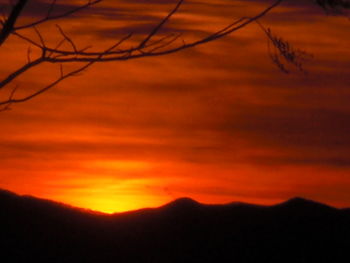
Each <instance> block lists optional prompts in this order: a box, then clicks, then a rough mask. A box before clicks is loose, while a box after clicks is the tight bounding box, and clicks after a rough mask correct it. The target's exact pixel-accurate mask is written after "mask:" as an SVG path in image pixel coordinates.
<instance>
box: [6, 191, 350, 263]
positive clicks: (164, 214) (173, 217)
mask: <svg viewBox="0 0 350 263" xmlns="http://www.w3.org/2000/svg"><path fill="white" fill-rule="evenodd" d="M0 230H1V232H0V246H1V255H0V262H16V263H17V262H47V263H49V262H50V263H55V262H57V263H58V262H60V263H61V262H72V263H73V262H74V263H75V262H87V263H90V262H103V263H105V262H107V263H109V262H122V263H123V262H126V263H129V262H150V263H158V262H159V263H161V262H162V263H180V262H181V263H182V262H204V263H206V262H218V263H221V262H238V263H243V262H244V263H246V262H269V263H274V262H276V263H277V262H278V263H282V262H283V263H289V262H293V263H296V262H307V263H310V262H317V263H319V262H332V263H333V262H349V260H350V256H349V247H350V210H349V209H336V208H333V207H330V206H327V205H324V204H321V203H317V202H314V201H311V200H306V199H302V198H293V199H290V200H288V201H286V202H283V203H281V204H277V205H273V206H259V205H251V204H244V203H231V204H227V205H205V204H201V203H198V202H196V201H194V200H192V199H189V198H181V199H177V200H175V201H173V202H171V203H169V204H166V205H164V206H162V207H159V208H154V209H141V210H137V211H131V212H125V213H119V214H113V215H106V214H103V213H97V212H93V211H89V210H83V209H78V208H74V207H70V206H66V205H64V204H60V203H56V202H52V201H49V200H42V199H38V198H34V197H29V196H18V195H16V194H13V193H11V192H8V191H0Z"/></svg>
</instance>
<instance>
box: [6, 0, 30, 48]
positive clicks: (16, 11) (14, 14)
mask: <svg viewBox="0 0 350 263" xmlns="http://www.w3.org/2000/svg"><path fill="white" fill-rule="evenodd" d="M27 2H28V0H18V2H17V4H16V5H15V6H14V7H13V8H12V11H11V14H10V16H9V17H8V18H7V19H6V20H5V21H3V26H2V29H1V32H0V46H1V45H2V44H3V43H4V42H5V40H6V39H7V38H8V37H9V35H10V34H11V33H12V31H13V30H14V29H13V28H14V26H15V23H16V21H17V19H18V17H19V16H20V14H21V12H22V11H23V9H24V7H25V5H26V4H27Z"/></svg>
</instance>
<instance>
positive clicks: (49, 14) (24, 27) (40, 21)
mask: <svg viewBox="0 0 350 263" xmlns="http://www.w3.org/2000/svg"><path fill="white" fill-rule="evenodd" d="M54 2H55V1H54ZM100 2H102V0H95V1H91V0H89V1H88V2H87V3H86V4H84V5H81V6H79V7H77V8H74V9H72V10H69V11H67V12H64V13H62V14H59V15H55V16H51V13H52V11H53V10H52V9H53V6H54V5H55V4H51V6H50V8H52V9H51V11H50V12H48V14H47V15H46V16H45V17H44V18H43V19H40V20H38V21H36V22H33V23H30V24H27V25H23V26H18V27H15V28H14V30H15V31H18V30H23V29H27V28H31V27H33V26H38V25H40V24H43V23H46V22H48V21H50V20H57V19H61V18H65V17H67V16H70V15H72V14H74V13H77V12H79V11H81V10H83V9H86V8H88V7H90V6H93V5H96V4H98V3H100Z"/></svg>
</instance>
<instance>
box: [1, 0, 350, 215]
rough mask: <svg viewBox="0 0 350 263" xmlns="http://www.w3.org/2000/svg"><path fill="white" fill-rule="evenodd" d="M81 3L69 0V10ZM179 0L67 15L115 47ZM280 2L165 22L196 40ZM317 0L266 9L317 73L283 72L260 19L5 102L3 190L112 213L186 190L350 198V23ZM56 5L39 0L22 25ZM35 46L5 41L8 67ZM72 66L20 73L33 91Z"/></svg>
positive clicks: (48, 34) (190, 4) (75, 27)
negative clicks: (198, 44)
mask: <svg viewBox="0 0 350 263" xmlns="http://www.w3.org/2000/svg"><path fill="white" fill-rule="evenodd" d="M80 2H82V1H58V3H59V5H58V6H57V10H56V11H60V10H63V9H64V8H67V7H69V6H67V5H74V4H75V3H80ZM0 3H1V6H4V3H7V1H4V0H1V1H0ZM169 3H171V4H174V3H175V2H174V1H170V0H164V1H161V0H148V1H142V0H133V1H122V0H121V1H117V0H115V1H113V0H105V1H104V2H103V3H101V4H99V5H98V6H96V7H93V8H91V9H89V10H87V11H85V12H82V13H80V14H79V16H73V17H70V18H69V19H64V20H60V21H59V24H60V25H61V27H62V28H64V30H65V31H66V32H67V33H68V34H69V35H70V36H72V37H74V39H76V42H77V44H78V45H80V46H86V45H87V44H89V43H92V44H93V45H94V47H95V48H102V47H107V46H108V45H109V44H110V43H112V42H113V40H115V39H117V38H118V37H121V36H122V35H125V34H126V33H128V32H134V33H135V34H141V35H142V34H144V33H147V32H149V30H150V28H151V26H152V25H154V24H155V23H156V22H157V21H159V19H160V18H161V17H162V16H164V15H165V14H166V12H167V11H168V10H169V9H170V8H171V6H172V5H169ZM268 3H271V2H270V1H257V0H256V1H232V0H231V1H228V0H198V1H187V2H186V3H185V4H184V6H183V7H182V8H181V10H180V11H179V13H178V14H177V15H176V16H175V17H174V18H173V20H172V21H171V22H170V23H169V24H168V25H167V27H166V28H165V30H164V31H163V33H164V32H173V31H174V32H183V37H184V38H185V39H187V40H191V39H194V38H198V37H200V36H203V35H205V34H209V33H210V32H213V31H215V30H217V29H220V28H222V27H223V26H225V25H226V24H228V23H230V21H232V20H233V19H235V18H239V17H241V16H245V15H253V14H255V13H256V12H258V11H259V10H262V9H263V8H264V7H266V5H267V4H268ZM309 3H310V1H302V0H300V1H291V0H290V1H288V0H287V1H286V3H284V4H283V5H281V6H280V7H279V8H277V9H275V10H274V11H273V12H272V13H270V14H269V15H268V16H267V17H265V18H264V19H262V20H261V22H263V23H264V25H265V26H267V27H271V28H272V29H273V31H274V32H276V33H277V34H279V35H280V36H282V37H283V38H284V39H288V40H289V41H290V42H291V43H292V44H293V45H295V46H296V47H300V48H302V49H303V50H305V51H307V52H309V53H312V54H313V55H314V58H313V59H312V60H310V61H307V62H305V68H306V69H307V70H308V74H303V73H299V72H296V71H294V73H293V74H283V73H282V72H280V71H279V70H278V69H277V68H276V66H275V65H273V63H272V62H271V60H270V59H269V58H268V53H267V42H266V38H265V36H264V35H263V33H262V32H261V30H260V29H259V27H258V26H256V25H250V26H249V27H246V28H244V29H242V30H241V31H239V32H237V33H235V34H233V35H232V36H230V37H226V38H224V39H221V40H218V41H216V42H213V43H210V44H207V45H204V46H201V47H196V48H194V49H190V50H186V51H183V52H180V53H175V54H172V55H169V56H164V57H157V58H147V59H140V60H131V61H128V62H113V63H107V64H99V65H95V66H93V67H92V68H90V69H89V70H88V71H87V72H85V73H84V74H83V75H81V76H79V77H74V78H71V79H69V80H67V81H65V82H64V83H62V84H60V85H59V86H57V87H55V88H54V89H53V90H51V91H49V92H47V93H45V94H43V95H42V96H40V97H37V98H35V99H33V100H32V101H29V102H26V103H23V104H18V105H15V106H13V109H12V110H11V111H7V112H2V113H0V127H1V129H0V136H1V137H0V138H1V139H0V188H4V189H8V190H11V191H15V192H17V193H20V194H31V195H34V196H38V197H43V198H49V199H53V200H57V201H61V202H65V203H69V204H72V205H75V206H79V207H85V208H91V209H94V210H100V211H105V212H115V211H125V210H131V209H137V208H141V207H152V206H159V205H161V204H164V203H165V202H168V201H170V200H172V199H175V198H178V197H182V196H188V197H192V198H194V199H196V200H198V201H201V202H205V203H225V202H230V201H245V202H253V203H262V204H272V203H276V202H279V201H282V200H285V199H287V198H290V197H293V196H303V197H306V198H311V199H315V200H318V201H322V202H326V203H328V204H332V205H336V206H339V207H344V206H350V191H349V190H350V173H349V172H350V136H349V133H350V104H349V100H350V89H349V85H350V75H349V74H348V72H349V69H350V50H349V46H350V38H349V37H348V36H349V35H350V24H349V21H348V19H346V18H344V17H336V16H330V15H325V13H324V12H323V10H321V9H320V8H318V7H316V6H315V5H313V4H312V3H311V4H309ZM45 7H47V5H46V4H45V1H44V0H42V1H39V0H36V1H34V3H33V4H32V5H31V6H29V7H28V8H27V10H26V12H25V16H24V17H23V20H21V21H19V23H24V22H25V21H28V20H32V19H36V18H38V17H39V16H40V15H42V14H43V10H45ZM55 23H57V22H55ZM55 23H48V24H47V25H45V26H41V27H40V28H39V29H40V30H41V32H42V33H43V36H44V37H45V39H46V40H47V42H48V43H55V41H57V39H58V34H57V30H56V29H55ZM26 34H28V35H32V34H33V33H32V32H31V31H28V32H26ZM131 41H132V40H131ZM130 44H132V43H130ZM26 52H27V44H25V43H23V42H21V41H19V40H18V39H16V38H14V37H11V38H10V39H9V40H8V41H7V43H6V44H5V45H4V46H2V47H1V49H0V57H1V58H2V59H1V61H6V63H4V62H1V65H0V76H1V77H4V76H6V75H7V74H9V73H10V72H11V70H14V69H15V68H16V67H18V66H20V65H22V64H23V63H25V62H26ZM58 74H59V70H58V68H57V66H51V65H48V66H47V65H45V66H44V67H40V68H38V69H36V70H33V71H30V72H29V73H28V74H25V75H23V76H22V77H21V78H20V79H18V80H17V81H16V82H15V83H13V85H18V86H19V88H20V91H19V95H21V94H26V92H29V91H31V90H34V89H36V88H38V87H39V88H40V87H41V86H42V85H45V83H48V82H50V81H51V80H54V79H55V77H57V76H58ZM5 92H6V91H1V92H0V96H2V97H1V98H4V97H5V96H6V93H5Z"/></svg>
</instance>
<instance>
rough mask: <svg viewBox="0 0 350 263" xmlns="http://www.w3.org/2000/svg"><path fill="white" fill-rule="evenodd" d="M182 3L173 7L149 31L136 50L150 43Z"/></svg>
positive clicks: (181, 1) (182, 0)
mask: <svg viewBox="0 0 350 263" xmlns="http://www.w3.org/2000/svg"><path fill="white" fill-rule="evenodd" d="M183 2H184V0H180V1H179V2H178V3H177V5H176V6H175V8H174V9H173V10H172V11H171V12H170V13H169V14H168V15H167V16H166V17H164V19H163V20H162V21H161V22H160V23H159V24H158V25H157V26H156V27H154V28H153V30H152V31H151V33H150V34H149V35H148V36H147V37H146V38H145V39H144V40H143V41H142V42H141V43H140V45H139V46H138V48H140V49H141V48H143V47H145V45H146V44H147V42H148V41H150V40H151V39H152V37H153V36H154V35H156V34H157V33H158V31H159V30H160V29H161V28H162V27H163V26H164V24H165V23H166V22H168V21H169V19H170V18H171V17H172V16H173V15H174V14H175V13H176V12H177V11H178V10H179V8H180V6H181V5H182V3H183Z"/></svg>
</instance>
